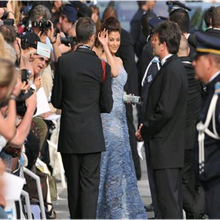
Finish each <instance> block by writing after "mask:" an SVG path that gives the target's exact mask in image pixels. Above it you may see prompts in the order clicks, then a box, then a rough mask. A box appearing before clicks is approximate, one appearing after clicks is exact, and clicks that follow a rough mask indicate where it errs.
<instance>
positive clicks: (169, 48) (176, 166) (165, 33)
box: [136, 21, 188, 219]
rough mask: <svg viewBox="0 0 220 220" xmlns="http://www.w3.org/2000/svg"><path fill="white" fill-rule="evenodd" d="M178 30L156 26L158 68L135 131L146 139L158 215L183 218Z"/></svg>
mask: <svg viewBox="0 0 220 220" xmlns="http://www.w3.org/2000/svg"><path fill="white" fill-rule="evenodd" d="M180 36H181V33H180V29H179V27H178V26H177V24H175V23H174V22H171V21H165V22H161V23H159V24H158V25H157V27H156V29H155V32H154V35H153V36H152V37H153V38H152V46H153V53H154V55H156V56H158V57H159V58H160V61H161V65H162V66H161V69H160V70H159V72H158V73H157V75H156V76H155V78H154V80H153V82H152V83H151V86H150V88H149V94H148V99H147V106H146V112H145V115H144V123H143V124H141V125H140V127H139V130H138V131H137V132H136V137H137V139H138V140H143V139H144V141H146V142H147V146H148V147H149V151H148V152H149V165H150V167H151V169H152V170H153V178H154V182H155V189H156V196H157V204H158V208H159V211H160V213H161V218H169V219H172V218H176V219H181V218H183V212H182V194H181V169H182V167H183V164H184V147H185V126H186V125H185V121H186V105H187V88H188V83H187V75H186V72H185V69H184V66H183V64H182V63H181V61H180V60H179V59H178V57H177V56H176V53H177V52H178V49H179V44H180Z"/></svg>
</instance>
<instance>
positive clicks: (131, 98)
mask: <svg viewBox="0 0 220 220" xmlns="http://www.w3.org/2000/svg"><path fill="white" fill-rule="evenodd" d="M123 102H124V103H131V104H141V97H140V96H135V95H127V94H126V93H124V96H123Z"/></svg>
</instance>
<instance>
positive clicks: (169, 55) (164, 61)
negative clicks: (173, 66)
mask: <svg viewBox="0 0 220 220" xmlns="http://www.w3.org/2000/svg"><path fill="white" fill-rule="evenodd" d="M171 56H173V54H168V55H167V56H165V57H164V58H163V59H162V60H161V66H163V64H164V63H166V61H167V59H168V58H169V57H171Z"/></svg>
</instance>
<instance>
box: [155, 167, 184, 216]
mask: <svg viewBox="0 0 220 220" xmlns="http://www.w3.org/2000/svg"><path fill="white" fill-rule="evenodd" d="M153 178H154V182H155V189H156V196H157V205H158V208H159V210H160V213H161V218H163V219H182V218H183V210H182V189H181V179H182V175H181V169H180V168H174V169H160V170H157V169H154V170H153Z"/></svg>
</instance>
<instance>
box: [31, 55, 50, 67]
mask: <svg viewBox="0 0 220 220" xmlns="http://www.w3.org/2000/svg"><path fill="white" fill-rule="evenodd" d="M34 55H36V56H38V54H34ZM35 59H39V60H40V61H42V62H43V61H44V62H45V64H46V65H48V64H49V63H50V59H45V58H44V57H40V56H38V57H36V58H35Z"/></svg>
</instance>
